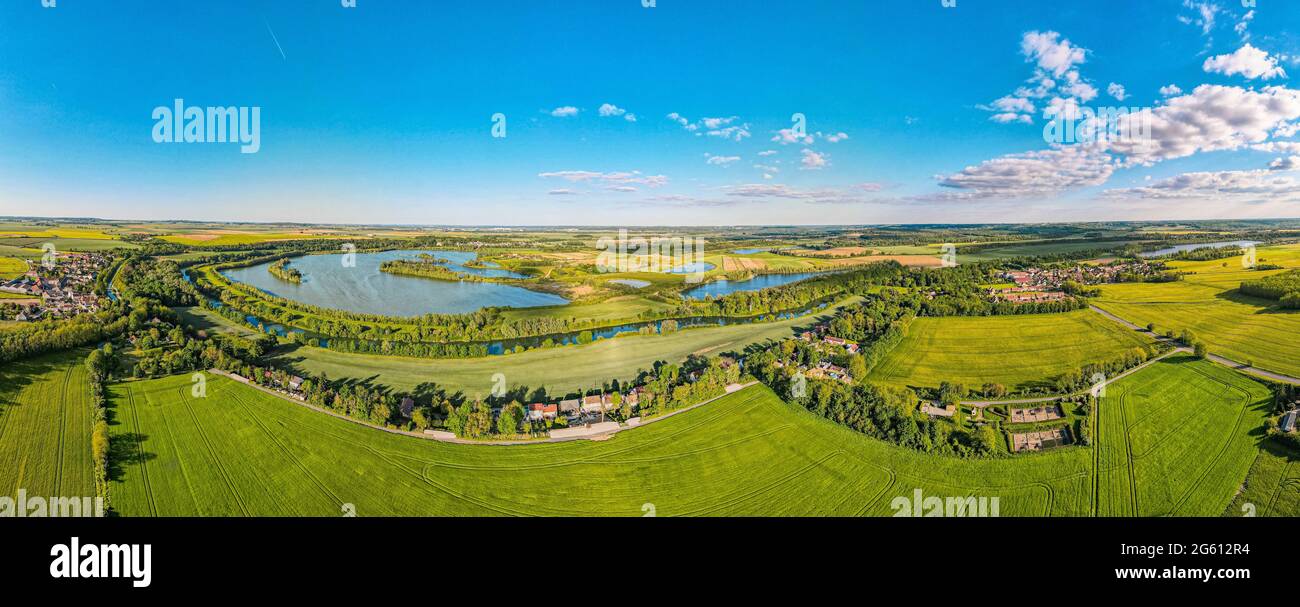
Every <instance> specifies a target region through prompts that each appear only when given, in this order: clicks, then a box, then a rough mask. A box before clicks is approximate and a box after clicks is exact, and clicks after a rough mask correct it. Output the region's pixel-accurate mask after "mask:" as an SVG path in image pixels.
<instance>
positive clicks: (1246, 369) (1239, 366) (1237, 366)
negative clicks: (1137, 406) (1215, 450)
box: [961, 305, 1300, 407]
mask: <svg viewBox="0 0 1300 607" xmlns="http://www.w3.org/2000/svg"><path fill="white" fill-rule="evenodd" d="M1088 307H1089V309H1091V310H1092V311H1093V312H1096V313H1098V314H1100V315H1102V316H1104V317H1106V318H1108V319H1110V320H1112V321H1114V322H1116V323H1119V324H1121V325H1124V326H1125V327H1128V328H1129V329H1131V330H1133V331H1140V332H1142V333H1147V334H1148V335H1150V336H1151V337H1153V338H1155V339H1156V341H1161V342H1165V343H1171V344H1172V343H1176V342H1177V341H1178V340H1175V339H1170V338H1168V337H1165V336H1163V335H1159V334H1155V333H1150V332H1148V331H1147V330H1146V327H1143V326H1140V325H1136V324H1134V323H1131V322H1129V321H1127V320H1125V319H1123V318H1120V317H1119V316H1116V315H1114V314H1111V313H1110V312H1107V311H1105V310H1103V309H1101V308H1098V307H1097V306H1093V305H1089V306H1088ZM1191 351H1192V349H1191V348H1188V347H1184V346H1178V347H1175V348H1174V349H1173V350H1170V351H1168V352H1166V353H1164V354H1162V355H1160V356H1157V357H1156V358H1153V359H1151V360H1148V361H1147V362H1144V363H1142V364H1140V365H1138V366H1136V367H1133V368H1132V369H1129V370H1128V371H1125V372H1123V373H1120V374H1119V375H1116V376H1115V377H1108V378H1106V380H1105V381H1104V382H1102V384H1101V385H1103V386H1105V385H1109V384H1111V383H1113V382H1116V381H1119V380H1121V379H1123V378H1125V377H1127V376H1129V375H1131V374H1133V373H1136V372H1137V371H1140V370H1142V369H1144V368H1146V367H1147V365H1150V364H1151V363H1154V362H1157V361H1159V360H1160V359H1163V358H1165V357H1167V356H1170V355H1172V354H1174V353H1177V352H1191ZM1205 358H1206V359H1207V360H1209V361H1210V362H1214V363H1217V364H1220V365H1223V366H1225V367H1228V368H1231V369H1233V370H1236V371H1241V372H1243V373H1247V374H1250V375H1256V376H1259V377H1263V378H1265V379H1271V380H1273V381H1277V382H1282V383H1288V384H1296V385H1300V378H1296V377H1291V376H1290V375H1282V374H1281V373H1274V372H1272V371H1266V370H1264V369H1260V368H1258V367H1252V366H1249V365H1246V364H1243V363H1239V362H1237V361H1235V360H1232V359H1230V358H1225V357H1223V356H1219V355H1218V354H1206V355H1205ZM1091 391H1092V388H1089V389H1087V390H1080V391H1078V392H1073V393H1070V394H1058V395H1055V396H1040V397H1037V398H1022V399H1017V400H964V401H961V404H963V405H968V406H971V407H987V406H989V405H1030V404H1035V403H1046V402H1052V401H1055V400H1059V399H1062V398H1068V397H1071V396H1082V395H1084V394H1088V393H1089V392H1091Z"/></svg>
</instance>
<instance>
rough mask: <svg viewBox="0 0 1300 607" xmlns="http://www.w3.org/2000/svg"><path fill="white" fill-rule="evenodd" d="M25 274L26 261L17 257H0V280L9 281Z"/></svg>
mask: <svg viewBox="0 0 1300 607" xmlns="http://www.w3.org/2000/svg"><path fill="white" fill-rule="evenodd" d="M26 273H27V262H26V261H23V260H22V259H19V258H17V257H0V280H10V279H13V278H17V277H19V276H22V275H23V274H26Z"/></svg>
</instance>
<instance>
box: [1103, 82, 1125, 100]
mask: <svg viewBox="0 0 1300 607" xmlns="http://www.w3.org/2000/svg"><path fill="white" fill-rule="evenodd" d="M1106 92H1107V93H1108V94H1110V96H1111V97H1114V98H1115V101H1123V100H1125V99H1127V98H1128V92H1126V91H1125V90H1124V85H1122V84H1118V83H1115V82H1112V83H1110V85H1108V86H1107V87H1106Z"/></svg>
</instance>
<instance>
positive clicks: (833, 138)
mask: <svg viewBox="0 0 1300 607" xmlns="http://www.w3.org/2000/svg"><path fill="white" fill-rule="evenodd" d="M817 136H818V137H823V135H822V134H821V133H817ZM824 138H825V139H826V141H829V142H831V143H839V142H841V141H844V140H845V139H848V138H849V134H848V133H845V132H844V131H840V132H838V133H830V134H828V135H825V136H824Z"/></svg>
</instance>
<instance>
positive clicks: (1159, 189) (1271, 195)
mask: <svg viewBox="0 0 1300 607" xmlns="http://www.w3.org/2000/svg"><path fill="white" fill-rule="evenodd" d="M1297 194H1300V181H1298V180H1296V179H1295V178H1294V177H1291V176H1288V175H1280V174H1278V172H1277V171H1272V170H1263V169H1260V170H1252V171H1208V172H1195V173H1183V174H1182V175H1176V176H1174V177H1170V178H1168V179H1163V180H1160V181H1157V182H1155V183H1153V184H1151V185H1147V186H1142V187H1137V188H1121V189H1115V190H1106V192H1104V194H1103V196H1104V197H1107V198H1148V199H1162V200H1163V199H1208V200H1224V199H1237V200H1239V199H1260V200H1263V199H1268V200H1277V199H1279V198H1294V197H1295V196H1296V195H1297Z"/></svg>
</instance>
